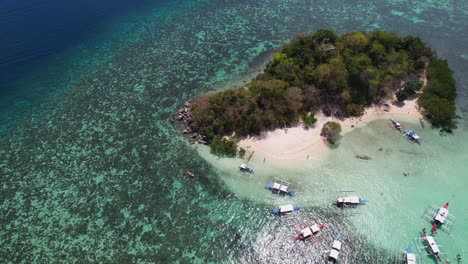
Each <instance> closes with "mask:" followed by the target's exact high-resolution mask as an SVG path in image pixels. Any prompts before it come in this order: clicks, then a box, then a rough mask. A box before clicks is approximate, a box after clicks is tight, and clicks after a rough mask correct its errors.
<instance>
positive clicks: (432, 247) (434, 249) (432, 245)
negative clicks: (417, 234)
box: [422, 228, 442, 262]
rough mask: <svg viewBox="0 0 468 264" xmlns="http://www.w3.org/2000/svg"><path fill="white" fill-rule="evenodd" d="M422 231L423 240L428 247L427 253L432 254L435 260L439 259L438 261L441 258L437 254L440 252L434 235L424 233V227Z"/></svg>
mask: <svg viewBox="0 0 468 264" xmlns="http://www.w3.org/2000/svg"><path fill="white" fill-rule="evenodd" d="M422 232H423V237H424V242H425V243H426V245H427V248H428V250H429V253H430V254H431V255H432V256H434V257H435V258H436V259H437V261H439V262H440V261H442V259H441V258H440V256H439V254H440V249H439V246H438V245H437V243H436V241H435V239H434V237H432V236H428V235H427V234H426V229H425V228H423V230H422Z"/></svg>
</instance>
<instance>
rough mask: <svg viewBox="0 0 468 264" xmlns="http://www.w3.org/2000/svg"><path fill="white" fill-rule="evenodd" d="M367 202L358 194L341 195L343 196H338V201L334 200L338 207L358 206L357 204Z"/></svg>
mask: <svg viewBox="0 0 468 264" xmlns="http://www.w3.org/2000/svg"><path fill="white" fill-rule="evenodd" d="M365 203H367V200H365V199H361V198H359V197H357V196H348V197H341V198H338V199H337V200H336V201H333V204H334V205H336V206H338V207H343V206H357V205H360V204H365Z"/></svg>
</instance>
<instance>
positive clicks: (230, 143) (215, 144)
mask: <svg viewBox="0 0 468 264" xmlns="http://www.w3.org/2000/svg"><path fill="white" fill-rule="evenodd" d="M210 149H211V153H212V154H215V155H217V156H226V157H235V156H236V153H237V143H236V141H235V140H234V139H226V138H223V137H220V136H215V137H214V138H213V141H212V142H211V144H210Z"/></svg>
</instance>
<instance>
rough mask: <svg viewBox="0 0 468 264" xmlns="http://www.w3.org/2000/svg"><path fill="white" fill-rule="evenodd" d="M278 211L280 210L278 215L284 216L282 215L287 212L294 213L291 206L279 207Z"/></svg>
mask: <svg viewBox="0 0 468 264" xmlns="http://www.w3.org/2000/svg"><path fill="white" fill-rule="evenodd" d="M279 210H280V213H282V214H284V213H289V212H292V211H294V207H293V206H292V204H287V205H281V206H280V207H279Z"/></svg>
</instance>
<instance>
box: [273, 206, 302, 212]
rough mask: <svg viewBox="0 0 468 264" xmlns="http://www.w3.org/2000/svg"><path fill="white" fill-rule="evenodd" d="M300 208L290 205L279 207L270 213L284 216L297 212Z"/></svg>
mask: <svg viewBox="0 0 468 264" xmlns="http://www.w3.org/2000/svg"><path fill="white" fill-rule="evenodd" d="M300 209H301V207H299V206H293V205H292V204H286V205H281V206H279V207H278V208H276V209H275V210H273V211H272V213H273V214H275V215H286V214H291V213H293V212H294V211H299V210H300Z"/></svg>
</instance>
